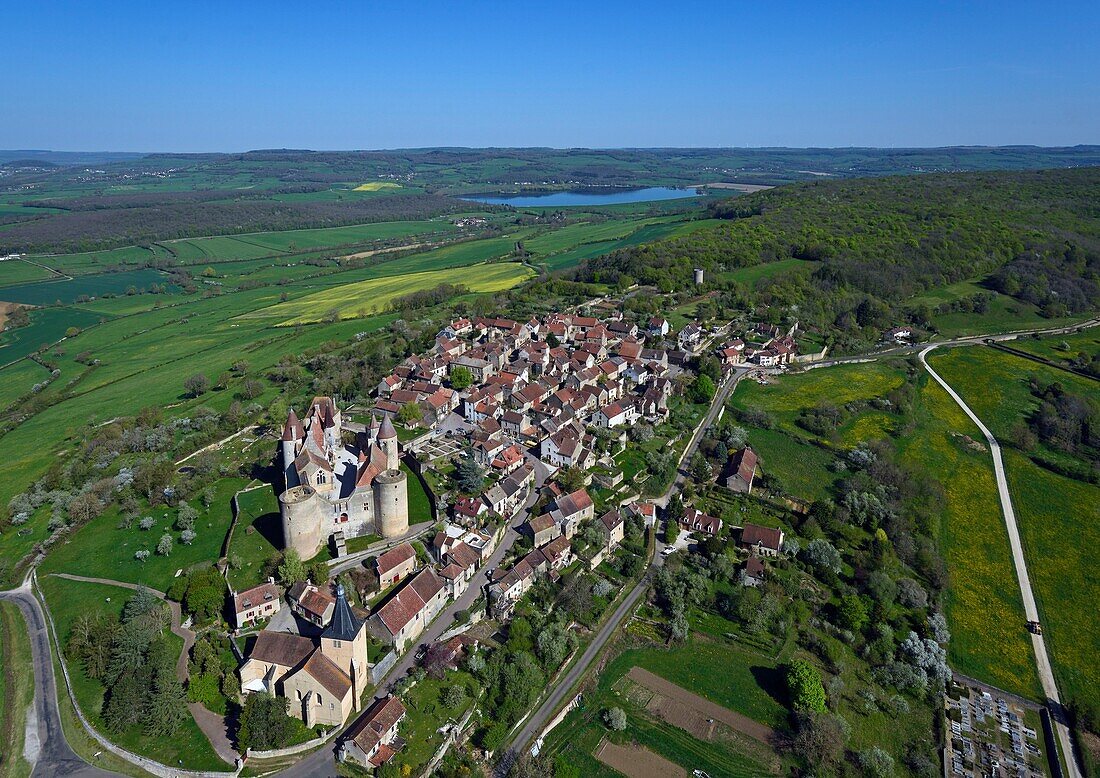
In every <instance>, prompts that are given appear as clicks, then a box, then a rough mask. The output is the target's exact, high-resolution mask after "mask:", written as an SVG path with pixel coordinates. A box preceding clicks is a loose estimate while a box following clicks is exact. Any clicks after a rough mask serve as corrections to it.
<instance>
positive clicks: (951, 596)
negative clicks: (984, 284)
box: [899, 379, 1041, 698]
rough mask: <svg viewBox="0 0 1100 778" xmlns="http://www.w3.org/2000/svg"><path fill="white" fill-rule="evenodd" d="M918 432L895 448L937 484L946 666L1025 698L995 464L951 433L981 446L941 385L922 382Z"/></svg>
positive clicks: (1023, 643)
mask: <svg viewBox="0 0 1100 778" xmlns="http://www.w3.org/2000/svg"><path fill="white" fill-rule="evenodd" d="M918 413H919V424H918V427H917V429H916V430H915V431H914V432H913V433H912V434H910V435H908V436H906V437H905V438H904V439H903V440H901V441H899V448H900V450H901V455H902V458H903V459H904V460H905V461H906V462H908V463H909V464H910V465H912V466H914V467H916V468H917V469H918V470H923V471H926V472H929V473H931V474H932V475H934V476H935V477H936V478H937V479H938V480H939V481H940V483H941V484H943V488H944V492H945V496H946V501H945V510H944V514H943V517H942V519H941V522H940V530H939V532H940V534H939V541H940V548H941V550H942V553H943V555H944V559H945V561H946V562H947V569H948V575H949V583H948V587H947V592H946V596H945V601H944V606H945V612H946V615H947V619H948V623H949V625H950V627H951V633H952V638H951V643H950V644H949V645H948V656H949V660H950V662H951V666H952V667H954V668H955V669H957V670H959V671H960V672H962V673H965V674H967V675H971V676H974V677H977V678H979V679H982V680H985V681H987V682H989V683H991V684H994V685H996V686H998V687H1001V688H1003V689H1006V690H1008V691H1012V692H1015V693H1017V694H1020V695H1023V696H1025V697H1032V698H1038V696H1039V695H1040V692H1041V689H1040V687H1039V681H1038V677H1037V676H1036V674H1035V669H1034V668H1035V659H1034V655H1033V653H1032V651H1031V644H1030V641H1029V640H1028V639H1027V633H1026V632H1025V631H1024V629H1023V619H1024V615H1023V602H1022V601H1021V599H1020V590H1019V587H1018V585H1017V583H1016V576H1015V571H1014V569H1013V567H1012V558H1011V555H1010V552H1009V545H1008V531H1007V529H1006V528H1005V526H1004V521H1003V519H1002V518H1001V512H1000V505H999V502H998V500H997V487H996V483H995V482H994V480H993V463H992V460H991V459H990V457H989V454H988V452H979V451H971V450H969V449H967V448H966V447H965V446H964V445H962V443H961V442H960V439H959V438H957V437H953V436H952V435H951V433H952V432H955V433H961V434H963V435H969V436H970V437H971V438H973V439H975V440H977V439H979V438H980V437H981V436H980V433H979V431H978V429H977V427H975V426H974V424H973V423H972V422H971V421H970V419H969V418H967V417H966V415H965V414H964V413H963V412H962V409H960V408H959V407H958V405H956V404H955V403H954V401H952V400H951V398H950V397H949V396H948V395H947V393H946V392H945V391H943V389H942V388H940V386H939V384H936V383H934V382H932V381H929V380H927V379H925V381H924V384H923V386H922V388H921V397H920V410H919V411H918Z"/></svg>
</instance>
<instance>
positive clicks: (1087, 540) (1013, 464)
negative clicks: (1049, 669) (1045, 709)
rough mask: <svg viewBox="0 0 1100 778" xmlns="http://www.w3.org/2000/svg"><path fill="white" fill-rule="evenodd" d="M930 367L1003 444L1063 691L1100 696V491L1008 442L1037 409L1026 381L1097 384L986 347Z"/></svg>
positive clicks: (1089, 387) (1092, 391) (955, 353)
mask: <svg viewBox="0 0 1100 778" xmlns="http://www.w3.org/2000/svg"><path fill="white" fill-rule="evenodd" d="M931 363H932V366H933V367H934V368H935V369H936V371H937V372H939V373H940V375H941V376H942V377H943V378H944V380H945V381H947V382H948V383H949V384H951V386H952V388H954V389H955V391H957V392H958V393H959V394H960V395H961V396H962V398H963V399H964V400H965V401H966V403H967V405H969V406H970V408H971V409H972V410H973V411H974V412H975V413H976V414H977V415H978V418H980V419H981V420H982V421H983V422H984V423H985V424H986V426H988V427H989V428H990V430H991V431H992V432H993V434H994V435H995V436H996V437H997V438H998V439H999V440H1000V441H1001V442H1002V447H1003V450H1004V452H1003V453H1004V460H1005V469H1006V471H1007V476H1008V481H1009V490H1010V492H1011V495H1012V504H1013V507H1014V509H1015V512H1016V518H1017V521H1018V523H1019V526H1020V534H1021V537H1022V539H1023V543H1024V551H1025V554H1026V556H1027V563H1028V572H1029V574H1030V576H1031V582H1032V589H1033V591H1034V593H1035V597H1036V600H1037V601H1038V605H1039V610H1040V617H1041V618H1042V620H1043V623H1044V627H1045V629H1044V635H1045V637H1046V640H1047V645H1048V646H1049V648H1050V654H1051V662H1052V664H1053V665H1054V671H1055V674H1056V675H1057V677H1058V681H1059V686H1060V688H1061V691H1062V694H1063V695H1064V696H1066V697H1067V698H1072V697H1073V696H1074V695H1084V696H1087V697H1089V698H1090V699H1092V700H1093V701H1096V699H1097V696H1098V695H1100V691H1098V690H1100V612H1098V611H1097V609H1096V607H1095V603H1096V602H1097V601H1098V600H1100V562H1097V559H1096V555H1095V554H1094V553H1093V550H1094V549H1096V548H1097V547H1100V487H1098V486H1096V485H1095V484H1089V483H1085V482H1083V481H1077V480H1074V479H1070V478H1066V477H1064V476H1060V475H1057V474H1055V473H1053V472H1051V471H1049V470H1047V469H1045V468H1043V467H1040V466H1039V465H1037V464H1036V463H1035V462H1033V461H1032V460H1031V459H1029V458H1028V457H1027V456H1025V455H1024V454H1023V453H1022V452H1020V451H1018V450H1015V449H1012V448H1011V447H1009V446H1008V445H1006V441H1007V433H1008V431H1009V430H1010V429H1011V428H1012V426H1013V425H1014V424H1016V423H1017V422H1019V421H1020V420H1022V419H1024V418H1026V417H1027V415H1028V414H1030V413H1031V411H1032V409H1033V408H1034V407H1035V405H1036V400H1035V398H1033V397H1032V396H1031V393H1030V391H1029V389H1028V376H1029V375H1031V374H1036V375H1038V376H1039V377H1040V378H1041V379H1043V380H1045V381H1054V380H1057V381H1060V382H1061V383H1062V384H1063V386H1065V387H1066V388H1067V389H1068V390H1070V391H1073V392H1076V393H1079V394H1085V395H1089V396H1093V397H1095V396H1096V392H1097V389H1096V387H1097V384H1096V382H1094V381H1090V380H1088V379H1086V378H1081V377H1079V376H1075V375H1073V374H1071V373H1067V372H1065V371H1063V370H1058V369H1057V368H1052V367H1046V366H1044V365H1040V364H1037V363H1035V362H1031V361H1030V360H1026V359H1024V358H1022V357H1017V356H1014V355H1012V354H1007V353H1005V352H1003V351H997V350H995V349H990V348H986V347H981V346H973V347H967V348H959V349H953V350H951V351H945V352H943V353H942V354H935V353H934V354H933V356H932V358H931Z"/></svg>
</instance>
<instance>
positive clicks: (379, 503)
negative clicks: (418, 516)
mask: <svg viewBox="0 0 1100 778" xmlns="http://www.w3.org/2000/svg"><path fill="white" fill-rule="evenodd" d="M396 443H397V439H396V438H394V444H395V445H396ZM373 487H374V500H375V511H374V515H375V516H377V517H378V534H380V535H381V536H382V537H384V538H398V537H401V536H402V535H404V534H405V533H406V532H408V531H409V483H408V478H406V476H405V474H404V473H403V472H401V471H400V470H397V469H396V468H391V469H389V470H386V471H385V472H383V473H381V474H380V475H378V476H377V477H376V478H375V479H374V484H373Z"/></svg>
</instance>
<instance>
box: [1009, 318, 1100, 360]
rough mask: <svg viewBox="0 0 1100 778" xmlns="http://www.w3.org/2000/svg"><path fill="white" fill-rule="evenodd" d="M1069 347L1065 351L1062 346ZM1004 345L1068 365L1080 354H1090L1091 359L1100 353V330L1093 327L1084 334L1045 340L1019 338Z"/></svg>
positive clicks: (1059, 336)
mask: <svg viewBox="0 0 1100 778" xmlns="http://www.w3.org/2000/svg"><path fill="white" fill-rule="evenodd" d="M1063 343H1064V344H1066V345H1068V346H1069V349H1068V350H1067V349H1063V348H1062V344H1063ZM1004 345H1006V346H1008V347H1009V348H1014V349H1017V350H1018V351H1026V352H1027V353H1029V354H1034V355H1035V356H1037V357H1043V358H1044V359H1049V360H1050V361H1052V362H1055V363H1058V364H1067V363H1068V362H1069V360H1072V359H1075V358H1076V357H1077V356H1078V354H1081V353H1084V354H1088V355H1089V356H1090V357H1091V356H1092V355H1094V354H1097V353H1100V328H1097V327H1092V328H1090V329H1087V330H1084V331H1082V332H1076V333H1073V334H1070V335H1051V336H1049V337H1045V338H1017V339H1016V340H1013V341H1009V342H1008V343H1005V344H1004Z"/></svg>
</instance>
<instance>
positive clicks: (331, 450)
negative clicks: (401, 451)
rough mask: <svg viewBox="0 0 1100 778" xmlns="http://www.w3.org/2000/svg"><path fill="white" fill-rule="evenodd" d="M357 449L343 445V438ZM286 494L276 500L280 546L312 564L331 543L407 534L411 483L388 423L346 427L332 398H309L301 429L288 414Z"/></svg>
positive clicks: (284, 451) (284, 456)
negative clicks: (340, 539) (348, 435)
mask: <svg viewBox="0 0 1100 778" xmlns="http://www.w3.org/2000/svg"><path fill="white" fill-rule="evenodd" d="M345 430H346V431H348V432H351V433H354V434H355V437H356V440H355V444H353V445H352V444H346V443H344V441H343V435H342V432H343V431H345ZM282 464H283V475H284V478H285V481H286V491H284V492H283V493H282V494H281V495H279V510H280V513H281V514H282V523H283V545H284V547H285V548H287V549H294V550H295V551H297V552H298V555H299V556H300V557H301V558H302V559H312V558H313V557H314V556H316V555H317V554H318V552H320V550H321V548H322V547H323V546H324V544H325V543H327V542H328V540H329V538H331V537H332V536H333V535H335V534H337V533H339V536H340V537H343V538H353V537H358V536H360V535H369V534H372V533H373V534H376V535H381V536H382V537H383V538H396V537H400V536H401V535H404V534H405V533H406V532H408V531H409V498H408V479H407V477H406V476H405V474H404V473H403V472H401V470H400V469H399V468H400V460H399V459H398V443H397V431H396V430H395V429H394V428H393V422H392V421H390V418H389V417H388V416H385V417H383V419H382V421H378V420H377V419H373V420H372V423H371V425H370V426H369V427H367V426H364V425H349V426H348V427H346V428H345V427H344V426H343V424H342V420H341V417H340V409H339V408H337V407H336V403H335V402H333V400H332V398H331V397H314V398H313V402H312V403H311V404H310V409H309V413H308V414H307V415H306V419H305V423H304V424H303V423H302V421H300V420H299V418H298V416H297V415H296V414H295V413H294V410H293V409H291V411H290V413H289V414H288V415H287V420H286V425H285V426H284V427H283V436H282Z"/></svg>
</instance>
